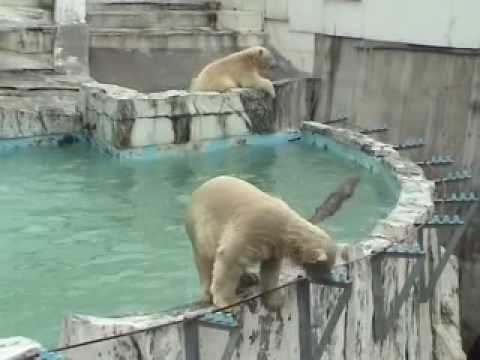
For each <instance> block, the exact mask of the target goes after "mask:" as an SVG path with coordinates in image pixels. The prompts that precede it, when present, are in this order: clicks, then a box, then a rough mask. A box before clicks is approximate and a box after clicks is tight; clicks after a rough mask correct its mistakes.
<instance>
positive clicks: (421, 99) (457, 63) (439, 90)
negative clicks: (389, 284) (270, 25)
mask: <svg viewBox="0 0 480 360" xmlns="http://www.w3.org/2000/svg"><path fill="white" fill-rule="evenodd" d="M362 44H363V43H362V42H361V41H359V40H354V39H345V38H337V37H329V36H324V35H317V36H316V55H315V69H314V73H315V74H316V75H318V76H320V77H321V78H322V89H321V91H320V92H319V94H320V97H319V99H318V108H317V111H316V120H318V121H325V120H329V119H334V118H337V117H339V116H343V115H346V116H348V117H349V123H351V124H354V125H356V126H359V127H363V128H366V127H376V126H382V125H384V124H386V125H387V126H388V128H389V129H390V131H389V132H388V136H387V137H386V138H385V140H386V141H387V142H390V143H399V142H400V141H402V139H403V140H405V139H406V138H407V137H410V136H413V137H423V138H424V139H425V140H426V143H427V145H426V146H425V147H424V148H423V149H421V150H419V151H416V152H413V153H411V156H412V157H413V158H417V159H421V158H427V157H429V156H431V155H432V154H451V155H453V156H454V158H455V159H456V160H457V167H464V168H467V169H471V170H472V172H473V175H474V177H473V181H472V182H470V183H466V184H463V185H460V189H463V190H470V189H477V190H478V189H479V186H480V110H479V109H480V108H479V104H480V57H479V56H478V55H474V54H472V55H469V54H449V53H444V52H439V51H434V50H432V49H431V51H421V52H420V51H414V50H411V49H406V48H398V49H388V48H386V49H385V48H375V47H373V48H365V47H363V45H362ZM479 219H480V213H479V214H478V216H476V217H475V218H474V221H473V224H472V225H471V228H470V230H469V232H468V235H467V236H466V237H465V238H464V239H463V241H462V242H461V243H460V246H459V255H460V260H461V261H460V279H461V280H460V298H461V305H462V307H461V309H462V324H463V328H464V334H463V335H464V344H465V346H466V348H467V349H469V348H470V346H471V344H472V342H473V341H474V339H475V337H477V336H479V335H480V327H479V325H478V324H479V323H480V317H479V315H478V311H477V309H476V306H474V304H478V298H479V294H480V286H479V285H478V278H479V276H480V264H479V263H478V258H479V255H480V245H479V242H478V239H479V237H480V222H479Z"/></svg>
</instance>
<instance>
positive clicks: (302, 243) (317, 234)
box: [185, 176, 336, 310]
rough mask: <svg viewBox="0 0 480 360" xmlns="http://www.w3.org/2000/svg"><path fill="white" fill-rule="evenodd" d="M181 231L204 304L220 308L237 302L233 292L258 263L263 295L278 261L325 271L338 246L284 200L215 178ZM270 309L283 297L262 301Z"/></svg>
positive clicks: (273, 281) (195, 198) (274, 280)
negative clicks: (187, 239)
mask: <svg viewBox="0 0 480 360" xmlns="http://www.w3.org/2000/svg"><path fill="white" fill-rule="evenodd" d="M185 227H186V231H187V233H188V236H189V237H190V240H191V241H192V247H193V253H194V258H195V262H196V265H197V269H198V273H199V277H200V284H201V288H202V292H203V299H204V300H207V301H211V300H213V303H214V304H215V305H216V306H218V307H224V306H227V305H229V304H232V303H235V302H236V301H237V300H238V299H237V295H236V289H237V286H238V284H239V281H240V278H241V277H242V276H243V275H244V274H245V273H246V270H247V268H249V267H250V266H252V265H257V264H258V263H260V285H261V288H262V290H267V289H271V288H273V287H275V286H276V285H277V284H278V278H279V272H280V266H281V263H282V259H283V258H285V257H289V258H291V259H292V260H293V262H295V263H296V264H300V265H304V266H308V265H311V264H321V265H320V268H322V269H325V270H326V271H329V270H330V269H331V268H332V266H333V264H334V262H335V256H336V245H335V243H334V242H333V240H332V239H331V238H330V237H329V236H328V234H327V233H326V232H325V231H323V230H322V229H320V228H319V227H317V226H315V225H313V224H311V223H310V222H309V221H307V220H305V219H304V218H303V217H301V216H300V215H299V214H298V213H296V212H295V211H294V210H292V209H291V208H290V207H289V206H288V205H287V204H286V203H285V202H284V201H282V200H280V199H278V198H275V197H273V196H270V195H268V194H266V193H264V192H263V191H261V190H259V189H257V188H256V187H255V186H253V185H251V184H250V183H248V182H245V181H243V180H240V179H237V178H235V177H230V176H219V177H215V178H213V179H211V180H208V181H207V182H205V183H204V184H202V185H201V186H200V187H199V188H198V189H197V190H195V191H194V192H193V194H192V201H191V205H190V207H189V208H188V210H187V212H186V217H185ZM264 300H265V304H266V305H267V306H268V307H269V308H270V309H272V310H276V309H278V308H279V307H280V306H281V305H282V300H283V299H282V297H281V296H276V295H275V293H270V295H267V297H266V298H265V299H264Z"/></svg>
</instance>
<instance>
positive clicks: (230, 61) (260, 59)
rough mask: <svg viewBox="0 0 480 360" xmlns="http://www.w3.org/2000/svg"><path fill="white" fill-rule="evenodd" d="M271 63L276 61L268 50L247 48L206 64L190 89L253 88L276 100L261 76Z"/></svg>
mask: <svg viewBox="0 0 480 360" xmlns="http://www.w3.org/2000/svg"><path fill="white" fill-rule="evenodd" d="M274 64H275V60H274V58H273V56H272V54H271V53H270V51H269V50H267V49H266V48H264V47H261V46H254V47H250V48H248V49H245V50H241V51H238V52H235V53H233V54H230V55H228V56H226V57H223V58H221V59H218V60H215V61H213V62H211V63H210V64H208V65H206V66H205V67H204V68H203V69H202V70H201V71H200V73H199V74H198V76H197V77H196V78H194V79H193V80H192V86H191V89H192V90H194V91H225V90H228V89H232V88H253V89H260V90H263V91H266V92H267V93H269V94H270V95H271V96H272V97H275V89H274V88H273V84H272V82H271V81H270V80H268V79H266V78H264V77H262V76H261V75H260V73H261V72H262V71H263V70H266V69H268V68H270V67H272V66H273V65H274Z"/></svg>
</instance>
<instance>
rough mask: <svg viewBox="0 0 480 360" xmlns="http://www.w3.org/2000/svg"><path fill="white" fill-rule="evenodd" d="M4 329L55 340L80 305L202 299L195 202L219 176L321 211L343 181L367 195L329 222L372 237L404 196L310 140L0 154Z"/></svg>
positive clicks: (113, 309)
mask: <svg viewBox="0 0 480 360" xmlns="http://www.w3.org/2000/svg"><path fill="white" fill-rule="evenodd" d="M0 161H1V167H2V175H1V180H0V234H1V238H0V241H1V248H2V251H0V274H1V275H0V289H1V292H0V337H3V336H13V335H23V336H27V337H31V338H34V339H37V340H39V341H41V342H43V343H44V344H45V345H47V346H49V345H55V344H56V342H57V338H58V330H59V327H60V323H61V320H62V319H63V317H64V316H65V315H66V314H69V313H84V314H95V315H103V316H109V315H120V314H125V313H142V312H158V311H162V310H166V309H168V308H170V307H173V306H175V305H178V304H179V303H186V302H189V301H192V300H195V299H196V297H197V296H198V280H197V275H196V272H195V267H194V264H193V260H192V254H191V248H190V243H189V241H188V239H187V237H186V235H185V233H184V230H183V223H182V219H183V218H182V217H183V211H184V209H185V206H186V205H187V204H188V202H189V195H190V193H191V191H192V190H193V189H194V188H196V187H197V186H198V185H200V184H201V183H202V182H204V181H205V180H207V179H209V178H210V177H212V176H215V175H219V174H230V175H235V176H238V177H240V178H243V179H245V180H248V181H250V182H252V183H254V184H256V185H257V186H258V187H260V188H261V189H263V190H264V191H268V192H271V193H274V194H276V195H280V196H281V197H282V198H284V199H285V200H286V201H287V202H288V203H289V204H290V205H291V206H292V207H293V208H295V209H296V210H298V211H299V212H300V213H302V214H303V215H305V216H310V215H311V214H312V213H313V210H314V208H315V207H316V206H318V205H319V204H320V203H321V202H322V200H323V199H324V198H325V197H326V196H327V194H328V193H329V192H331V191H333V190H334V189H335V188H336V186H337V185H338V183H339V182H341V181H342V180H343V179H344V178H345V177H347V176H351V175H353V174H358V175H360V176H361V182H360V184H359V186H358V188H357V191H356V193H355V196H354V197H353V198H352V199H350V200H349V201H348V202H347V203H345V204H344V206H343V208H342V209H341V210H340V211H339V212H338V213H337V215H336V216H335V217H334V218H333V219H330V220H328V221H326V222H325V223H324V227H325V228H326V229H327V230H328V231H329V232H330V233H331V234H332V236H333V237H334V238H336V239H337V240H338V241H342V242H353V241H357V240H360V239H361V238H362V237H364V236H366V235H367V234H368V233H369V232H370V231H371V229H372V227H373V226H374V224H375V222H376V221H377V220H378V218H381V217H384V216H385V215H386V214H387V213H388V212H389V210H390V209H391V208H392V206H393V205H394V202H395V195H394V194H393V193H392V191H391V190H390V188H389V186H388V185H387V184H386V183H385V181H384V180H383V179H382V178H380V177H378V176H373V175H372V174H370V173H369V172H368V171H366V170H364V169H362V168H360V167H358V166H355V165H353V164H352V163H349V162H346V161H342V160H341V159H338V158H336V157H333V156H332V155H330V154H329V153H325V152H323V151H320V150H319V149H314V148H312V146H311V145H308V144H306V143H305V142H304V141H298V142H294V143H289V144H284V145H278V146H271V145H268V146H267V145H264V146H261V145H257V146H249V145H247V146H237V147H233V148H230V149H228V150H226V151H217V152H212V153H208V154H201V153H193V152H192V153H185V154H182V155H177V156H169V157H165V158H162V159H158V160H149V161H138V160H136V161H119V160H117V159H112V158H110V157H108V156H104V155H100V154H99V153H98V152H97V151H95V150H94V149H90V148H89V147H88V146H87V145H82V144H77V145H73V146H71V147H66V148H54V147H44V148H35V149H23V150H19V151H16V152H9V153H3V154H0Z"/></svg>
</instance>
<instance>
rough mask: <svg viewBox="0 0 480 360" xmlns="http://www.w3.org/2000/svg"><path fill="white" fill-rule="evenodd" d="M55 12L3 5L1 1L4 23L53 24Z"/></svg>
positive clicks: (0, 11) (1, 19) (1, 13)
mask: <svg viewBox="0 0 480 360" xmlns="http://www.w3.org/2000/svg"><path fill="white" fill-rule="evenodd" d="M52 13H53V12H52V11H51V10H48V9H39V8H33V7H19V6H3V3H0V24H2V25H14V24H18V25H22V26H26V25H29V26H33V25H48V24H52V22H53V21H52V20H53V19H52V15H53V14H52Z"/></svg>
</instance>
